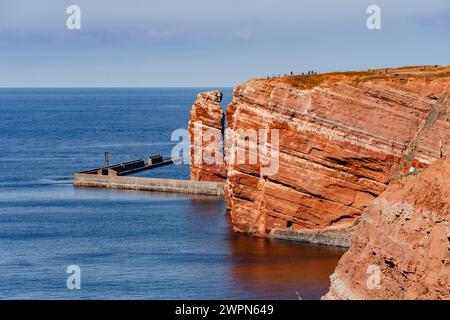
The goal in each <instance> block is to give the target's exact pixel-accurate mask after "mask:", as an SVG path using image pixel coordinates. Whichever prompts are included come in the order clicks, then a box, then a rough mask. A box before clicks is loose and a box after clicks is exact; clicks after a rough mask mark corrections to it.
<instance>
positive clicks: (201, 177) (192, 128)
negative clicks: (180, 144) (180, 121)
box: [189, 91, 226, 181]
mask: <svg viewBox="0 0 450 320" xmlns="http://www.w3.org/2000/svg"><path fill="white" fill-rule="evenodd" d="M221 101H222V93H221V92H220V91H209V92H203V93H200V94H199V95H198V96H197V100H196V101H195V103H194V105H193V106H192V110H191V114H190V121H189V134H190V140H191V146H190V148H191V155H190V162H191V165H190V172H191V179H192V180H196V181H224V180H225V179H226V168H225V164H224V163H223V152H219V153H217V154H215V152H214V151H215V149H221V148H214V144H215V143H217V144H218V145H220V146H222V144H223V142H222V136H223V130H224V127H223V126H224V115H223V110H222V108H221V107H220V102H221ZM216 137H220V139H216ZM215 139H216V140H215ZM210 148H211V150H210ZM210 154H211V156H213V157H217V158H221V159H222V163H217V161H215V163H209V162H208V161H207V160H206V156H207V155H208V156H209V155H210Z"/></svg>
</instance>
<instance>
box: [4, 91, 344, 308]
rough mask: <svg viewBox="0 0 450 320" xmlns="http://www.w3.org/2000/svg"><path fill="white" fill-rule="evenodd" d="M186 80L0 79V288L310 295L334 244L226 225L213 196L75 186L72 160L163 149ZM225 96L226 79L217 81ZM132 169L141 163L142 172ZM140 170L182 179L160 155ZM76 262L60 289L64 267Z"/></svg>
mask: <svg viewBox="0 0 450 320" xmlns="http://www.w3.org/2000/svg"><path fill="white" fill-rule="evenodd" d="M204 90H208V88H196V89H195V88H189V89H0V298H1V299H268V298H273V299H297V296H298V295H300V296H301V297H302V298H303V299H317V298H319V297H320V296H321V295H322V294H323V293H325V292H326V291H327V289H328V285H329V282H328V276H329V275H330V274H331V273H332V271H333V269H334V267H335V266H336V264H337V261H338V259H339V258H340V256H341V254H342V252H341V251H339V250H333V249H329V248H324V247H315V246H308V245H301V244H297V243H290V242H282V241H270V240H266V239H255V238H252V237H249V236H246V235H242V234H235V233H233V232H232V230H231V228H230V223H229V220H228V217H227V215H226V214H225V206H224V202H223V199H221V198H215V197H204V196H187V195H174V194H158V193H144V192H124V191H107V190H99V189H74V188H73V187H72V175H73V173H74V172H76V171H80V170H84V169H89V168H93V167H98V166H101V165H102V164H103V152H104V151H109V153H110V156H111V162H120V161H127V160H131V159H139V158H144V157H145V156H147V155H149V154H163V155H170V151H171V149H172V146H173V145H174V142H171V141H170V137H171V133H172V131H173V130H174V129H177V128H186V127H187V124H188V118H189V111H190V108H191V105H192V103H193V101H194V100H195V98H196V95H197V94H198V93H199V92H201V91H204ZM222 90H223V91H224V93H225V98H224V100H225V103H224V105H225V104H226V103H228V102H229V101H230V98H231V89H222ZM141 175H142V174H141ZM144 175H146V176H151V177H172V178H186V179H187V178H188V177H189V168H188V167H187V166H186V165H184V166H168V167H163V168H159V169H155V170H151V171H148V172H146V173H145V174H144ZM69 265H78V266H79V267H80V268H81V289H80V290H68V289H67V286H66V279H67V277H68V276H69V275H68V274H67V273H66V269H67V267H68V266H69Z"/></svg>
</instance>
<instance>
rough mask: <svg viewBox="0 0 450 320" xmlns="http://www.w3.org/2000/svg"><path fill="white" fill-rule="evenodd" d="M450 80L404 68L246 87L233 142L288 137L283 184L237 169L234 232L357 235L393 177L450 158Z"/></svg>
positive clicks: (233, 173)
mask: <svg viewBox="0 0 450 320" xmlns="http://www.w3.org/2000/svg"><path fill="white" fill-rule="evenodd" d="M449 71H450V68H448V67H439V68H434V67H426V68H423V67H420V68H400V69H390V70H388V71H387V72H386V70H375V71H371V72H349V73H332V74H326V75H312V76H293V77H286V78H278V79H270V80H266V79H255V80H250V81H248V82H246V83H244V84H242V85H239V86H237V87H236V88H235V89H234V93H233V101H232V103H231V104H230V105H229V106H228V109H227V126H228V128H227V131H228V134H227V138H228V136H229V135H233V134H234V135H236V131H238V130H240V129H241V130H242V129H244V130H245V129H259V128H262V129H269V130H270V129H279V151H280V153H279V170H278V172H277V173H276V174H274V175H264V174H262V170H261V169H262V165H261V164H260V163H257V164H255V165H248V164H236V163H230V164H228V166H227V177H228V178H227V181H226V199H227V206H228V207H229V209H230V213H231V218H232V223H233V226H234V229H235V230H236V231H243V232H250V233H253V234H255V235H266V234H267V233H269V232H270V231H271V230H273V229H294V230H302V229H311V230H316V229H327V228H338V227H341V226H347V225H349V224H352V223H353V222H354V221H355V219H356V218H358V217H359V216H360V215H361V213H362V211H363V210H364V209H365V207H366V206H367V205H368V204H369V203H370V202H372V201H373V200H374V199H375V198H376V197H377V196H378V195H379V194H380V193H382V192H383V191H384V190H385V188H386V186H387V184H388V183H389V182H390V181H391V179H392V178H393V177H395V176H398V175H399V174H400V173H401V172H403V173H404V172H406V171H408V169H409V168H410V167H411V166H414V167H416V168H422V167H425V166H427V165H428V164H429V163H431V162H432V161H434V160H435V159H436V158H438V157H439V154H440V153H441V152H443V153H450V121H449V114H448V112H447V111H448V104H447V96H446V92H447V87H448V85H449V83H450V72H449ZM231 130H233V131H231ZM232 132H234V133H232ZM236 149H239V147H237V148H235V150H234V151H236ZM269 149H270V144H269ZM226 150H227V152H228V156H229V153H230V149H229V148H227V149H226ZM253 150H255V148H254V147H253Z"/></svg>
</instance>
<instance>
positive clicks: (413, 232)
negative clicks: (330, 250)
mask: <svg viewBox="0 0 450 320" xmlns="http://www.w3.org/2000/svg"><path fill="white" fill-rule="evenodd" d="M449 177H450V157H447V158H445V159H441V160H439V161H437V162H435V163H433V164H432V165H431V166H430V167H429V168H427V169H425V170H424V171H422V172H420V173H419V174H410V175H408V176H406V177H402V178H400V179H399V180H397V181H396V182H393V183H392V184H390V185H389V186H388V188H387V189H386V191H385V192H384V193H383V194H382V195H381V196H379V197H378V198H377V199H376V200H375V201H373V202H372V203H371V204H370V205H369V206H368V207H367V208H366V210H365V211H364V214H363V216H362V218H361V222H360V223H359V224H358V226H357V227H356V231H355V233H354V234H353V238H352V243H351V246H350V249H349V250H348V251H347V252H346V253H345V254H344V256H343V257H342V259H341V260H340V261H339V264H338V266H337V268H336V270H335V272H334V274H333V275H332V276H331V287H330V291H329V292H328V293H327V295H326V296H325V297H324V299H450V179H449Z"/></svg>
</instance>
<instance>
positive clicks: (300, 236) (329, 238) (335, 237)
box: [269, 226, 354, 248]
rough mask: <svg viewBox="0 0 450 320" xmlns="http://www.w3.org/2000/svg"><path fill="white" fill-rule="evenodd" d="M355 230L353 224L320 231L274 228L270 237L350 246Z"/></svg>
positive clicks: (335, 245) (344, 246)
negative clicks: (347, 226)
mask: <svg viewBox="0 0 450 320" xmlns="http://www.w3.org/2000/svg"><path fill="white" fill-rule="evenodd" d="M353 231H354V227H353V226H352V227H349V228H342V229H331V230H320V231H313V230H311V231H310V230H289V229H272V231H271V232H270V234H269V238H273V239H280V240H289V241H298V242H304V243H313V244H320V245H326V246H333V247H342V248H348V247H350V243H351V240H352V239H351V238H352V233H353Z"/></svg>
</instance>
